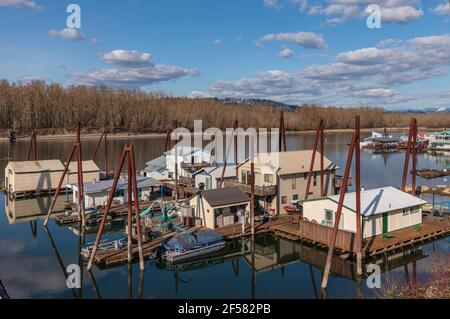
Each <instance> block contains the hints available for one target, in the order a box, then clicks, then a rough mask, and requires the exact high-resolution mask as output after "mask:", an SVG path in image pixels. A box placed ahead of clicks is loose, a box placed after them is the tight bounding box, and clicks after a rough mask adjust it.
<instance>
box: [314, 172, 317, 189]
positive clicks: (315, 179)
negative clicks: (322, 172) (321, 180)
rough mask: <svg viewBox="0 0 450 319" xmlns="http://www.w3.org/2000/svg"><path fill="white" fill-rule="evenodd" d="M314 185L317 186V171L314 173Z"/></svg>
mask: <svg viewBox="0 0 450 319" xmlns="http://www.w3.org/2000/svg"><path fill="white" fill-rule="evenodd" d="M314 186H317V173H314Z"/></svg>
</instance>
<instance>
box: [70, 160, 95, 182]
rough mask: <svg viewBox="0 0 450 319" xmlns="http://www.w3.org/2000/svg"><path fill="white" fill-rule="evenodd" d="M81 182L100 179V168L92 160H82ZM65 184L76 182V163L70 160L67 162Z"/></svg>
mask: <svg viewBox="0 0 450 319" xmlns="http://www.w3.org/2000/svg"><path fill="white" fill-rule="evenodd" d="M81 165H82V171H83V182H85V183H87V182H93V181H99V180H100V168H99V167H98V166H97V164H95V162H94V161H92V160H90V161H82V162H81ZM66 179H67V180H66V184H74V183H78V163H77V162H71V163H70V164H69V171H68V172H67V175H66Z"/></svg>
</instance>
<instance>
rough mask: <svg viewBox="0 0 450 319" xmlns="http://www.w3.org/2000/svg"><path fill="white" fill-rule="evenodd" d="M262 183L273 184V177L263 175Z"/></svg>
mask: <svg viewBox="0 0 450 319" xmlns="http://www.w3.org/2000/svg"><path fill="white" fill-rule="evenodd" d="M264 182H266V183H273V175H272V174H264Z"/></svg>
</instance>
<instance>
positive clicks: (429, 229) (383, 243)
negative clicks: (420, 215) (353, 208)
mask: <svg viewBox="0 0 450 319" xmlns="http://www.w3.org/2000/svg"><path fill="white" fill-rule="evenodd" d="M449 234H450V223H449V219H448V218H436V217H424V219H423V222H422V224H420V229H415V227H407V228H403V229H399V230H396V231H393V232H389V235H391V236H394V237H393V238H387V237H385V236H383V235H378V236H375V237H372V238H370V239H367V240H365V241H364V242H363V253H364V255H365V256H366V257H370V256H375V255H378V254H381V253H385V252H387V251H392V250H395V249H398V248H403V247H406V246H410V245H414V244H417V243H420V242H426V241H428V240H431V239H435V238H440V237H446V236H448V235H449Z"/></svg>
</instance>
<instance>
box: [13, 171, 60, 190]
mask: <svg viewBox="0 0 450 319" xmlns="http://www.w3.org/2000/svg"><path fill="white" fill-rule="evenodd" d="M5 172H6V173H7V175H5V187H7V188H8V189H9V190H10V191H12V192H13V193H15V192H25V191H34V190H38V191H44V190H48V189H53V188H56V187H58V182H59V179H60V178H61V174H62V171H54V172H38V173H26V174H14V172H13V174H9V169H8V167H7V168H6V171H5ZM6 178H8V184H9V185H6Z"/></svg>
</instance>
